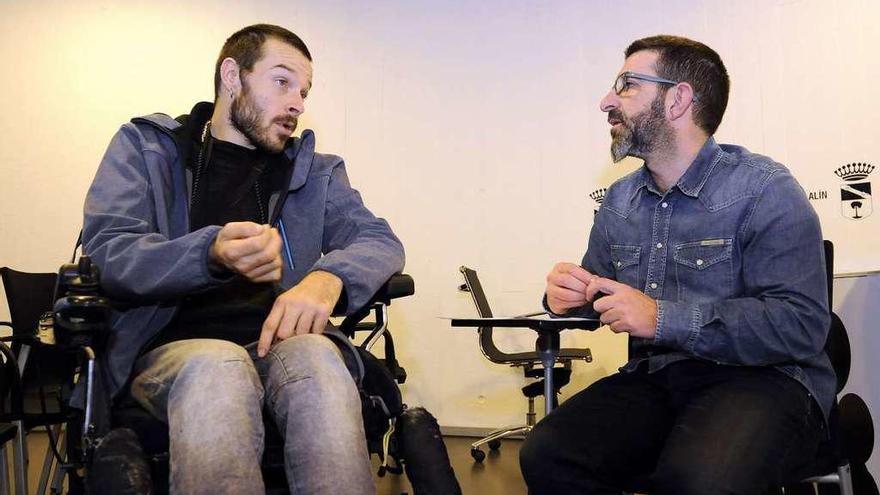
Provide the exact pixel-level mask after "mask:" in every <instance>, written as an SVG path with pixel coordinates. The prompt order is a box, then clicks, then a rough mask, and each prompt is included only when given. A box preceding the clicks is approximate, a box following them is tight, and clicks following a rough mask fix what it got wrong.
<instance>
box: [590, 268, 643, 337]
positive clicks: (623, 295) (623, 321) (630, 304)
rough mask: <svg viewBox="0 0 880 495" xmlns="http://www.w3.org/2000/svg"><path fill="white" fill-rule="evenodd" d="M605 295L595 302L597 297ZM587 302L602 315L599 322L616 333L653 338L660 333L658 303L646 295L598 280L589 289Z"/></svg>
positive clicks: (602, 279) (610, 282)
mask: <svg viewBox="0 0 880 495" xmlns="http://www.w3.org/2000/svg"><path fill="white" fill-rule="evenodd" d="M600 292H601V293H602V294H605V296H603V297H600V298H599V299H596V296H597V294H599V293H600ZM586 297H587V300H589V301H593V309H595V310H596V311H598V312H599V313H600V317H599V320H600V321H601V322H602V323H604V324H606V325H608V326H609V327H611V331H613V332H614V333H620V332H626V333H628V334H630V335H633V336H635V337H643V338H647V339H652V338H654V334H655V333H656V332H657V301H655V300H654V299H651V298H650V297H648V296H647V295H645V293H644V292H642V291H640V290H637V289H634V288H632V287H630V286H628V285H626V284H622V283H620V282H616V281H614V280H611V279H607V278H603V277H596V278H595V279H593V281H592V282H590V284H589V285H588V286H587V290H586Z"/></svg>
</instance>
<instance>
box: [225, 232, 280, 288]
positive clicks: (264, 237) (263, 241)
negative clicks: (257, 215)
mask: <svg viewBox="0 0 880 495" xmlns="http://www.w3.org/2000/svg"><path fill="white" fill-rule="evenodd" d="M210 256H211V258H212V259H213V260H214V261H216V262H217V263H219V264H221V265H223V266H225V267H226V268H228V269H230V270H232V271H234V272H236V273H239V274H241V275H243V276H245V277H246V278H247V279H248V280H250V281H252V282H277V281H279V280H281V236H280V235H279V234H278V230H276V229H274V228H272V227H271V226H269V225H260V224H258V223H254V222H230V223H227V224H226V225H224V226H223V228H221V229H220V232H218V233H217V237H216V238H214V244H212V245H211V251H210Z"/></svg>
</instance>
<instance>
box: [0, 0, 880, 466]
mask: <svg viewBox="0 0 880 495" xmlns="http://www.w3.org/2000/svg"><path fill="white" fill-rule="evenodd" d="M878 14H880V3H878V2H877V1H875V0H864V1H832V2H828V1H824V0H803V1H798V0H778V1H762V0H747V1H740V2H727V1H723V0H702V1H687V0H672V1H665V2H662V3H659V2H647V1H644V2H641V1H633V0H620V1H614V2H606V1H574V0H571V1H552V2H523V1H520V2H514V1H501V0H487V1H481V2H477V1H464V0H457V1H455V0H452V1H449V0H447V1H439V0H436V1H427V0H422V1H396V2H395V1H391V0H376V1H371V2H357V1H348V0H330V1H320V2H290V1H283V0H273V1H255V2H250V6H248V7H242V6H241V4H240V3H239V2H234V1H231V0H218V1H213V2H207V1H199V2H196V1H191V2H180V3H178V2H143V1H142V2H119V3H113V2H108V1H99V0H83V1H79V2H33V3H25V2H20V3H19V2H9V1H7V2H3V1H0V60H3V62H4V64H3V69H2V71H3V77H2V78H0V108H2V109H3V112H2V115H0V178H2V184H3V186H4V187H3V193H2V194H0V239H2V241H0V263H2V264H3V265H9V266H13V267H17V268H20V269H26V270H44V271H53V270H55V269H56V268H57V267H58V265H60V264H61V263H62V262H63V261H64V260H65V259H66V258H68V257H69V256H70V251H71V248H72V244H73V240H74V239H75V237H76V233H77V231H78V228H79V223H80V221H81V205H82V200H83V197H84V195H85V191H86V188H87V187H88V184H89V182H90V181H91V178H92V175H93V173H94V170H95V167H96V166H97V163H98V160H99V159H100V157H101V155H102V153H103V150H104V148H105V147H106V144H107V142H108V141H109V139H110V136H111V135H112V133H113V132H114V131H115V130H116V129H117V128H118V126H119V125H120V124H121V123H122V122H125V121H126V120H128V119H129V118H131V117H132V116H134V115H138V114H143V113H149V112H155V111H162V112H165V113H168V114H171V115H178V114H181V113H184V112H186V111H188V109H189V108H190V106H191V104H192V103H194V102H195V101H197V100H204V99H210V98H211V96H212V75H213V74H212V71H213V63H214V57H216V54H217V52H218V51H219V48H220V45H221V44H222V42H223V40H224V39H225V37H226V36H228V35H229V34H231V33H232V32H233V31H234V30H236V29H238V28H240V27H242V26H244V25H247V24H251V23H254V22H272V23H277V24H281V25H285V26H287V27H289V28H291V29H292V30H294V31H296V32H297V33H298V34H300V35H301V36H302V37H303V38H304V39H305V40H306V42H307V43H308V44H309V47H310V49H311V51H312V53H313V55H314V57H315V71H316V73H315V86H314V90H313V92H312V93H311V95H310V97H309V101H308V102H307V114H306V116H305V118H304V119H303V120H304V127H311V128H313V129H315V130H316V132H317V136H318V146H319V149H320V150H322V151H326V152H332V153H336V154H340V155H342V156H344V157H345V158H346V159H347V162H348V167H349V168H348V170H349V173H350V175H351V177H352V181H353V182H354V183H355V184H356V185H357V186H358V187H359V188H360V189H361V191H362V193H363V194H364V197H365V199H366V201H367V203H368V204H369V205H370V206H371V207H372V208H373V209H374V210H375V211H376V212H377V213H379V214H380V215H383V216H385V217H386V218H387V219H388V220H389V221H390V222H391V224H392V225H393V226H394V228H395V230H396V231H397V232H398V233H399V235H400V237H401V238H402V239H403V241H404V243H405V245H406V246H407V254H408V264H407V271H408V272H409V273H411V274H412V275H413V276H414V277H415V279H416V283H417V296H416V297H414V298H410V299H407V300H402V301H400V302H398V303H395V304H394V306H393V307H392V329H394V330H395V336H396V337H397V343H398V347H399V353H400V354H401V356H402V360H403V362H404V364H405V366H406V367H407V369H408V371H409V374H410V379H409V381H408V382H407V385H406V386H405V388H404V389H405V395H406V400H407V402H409V403H410V404H413V405H424V406H426V407H428V408H429V409H430V410H431V411H433V412H434V413H435V414H436V415H437V416H438V417H439V419H440V422H441V424H443V425H454V426H472V427H490V426H496V425H500V424H506V423H515V422H519V421H522V419H523V417H522V416H523V413H524V400H523V399H522V398H521V396H519V393H518V391H517V390H518V388H519V387H520V386H521V385H522V382H523V379H522V377H521V374H520V373H519V372H518V371H516V370H512V369H509V368H505V367H499V366H494V365H491V364H489V363H487V362H486V361H485V360H484V359H483V358H482V356H481V355H480V353H479V351H478V350H477V346H476V336H475V335H474V334H473V333H472V332H471V331H469V330H466V329H451V328H450V327H449V326H448V322H446V321H444V320H441V319H438V318H437V317H438V316H451V315H471V314H473V310H472V308H471V305H470V302H469V300H468V297H467V295H465V294H460V293H457V292H456V286H457V285H458V284H459V283H460V279H459V275H458V271H457V268H458V266H459V265H462V264H467V265H469V266H471V267H473V268H476V269H477V270H478V271H479V272H480V274H481V276H482V278H483V282H484V285H485V286H486V289H487V291H488V293H489V296H490V297H491V298H492V302H493V303H494V305H495V306H496V308H495V309H496V312H497V313H499V314H500V313H519V312H523V311H527V310H529V309H533V308H536V307H538V300H539V298H540V295H541V292H542V288H543V277H544V275H545V273H546V271H547V270H548V269H549V267H550V266H551V265H552V264H553V263H554V262H555V261H558V260H572V261H577V260H579V259H580V256H581V255H582V251H583V249H584V247H585V244H586V234H587V232H588V229H589V226H590V223H591V221H592V215H593V208H594V207H595V206H596V204H595V202H594V201H593V200H591V199H590V198H589V196H588V193H589V192H591V191H592V190H594V189H597V188H599V187H605V186H607V185H608V184H610V183H611V182H612V181H613V180H614V178H616V177H618V176H620V175H621V174H623V173H624V172H626V171H628V170H631V169H632V168H633V167H635V166H637V165H638V164H637V163H635V162H627V163H625V164H624V165H618V166H612V165H611V162H610V159H609V157H608V152H607V149H608V142H609V134H608V127H607V124H606V122H605V116H604V114H602V113H601V112H599V110H598V101H599V99H600V98H601V96H602V95H604V94H605V92H606V91H607V89H608V87H609V86H610V84H611V82H612V79H613V76H614V75H615V74H616V72H617V70H618V68H619V67H620V65H621V63H622V61H623V55H622V52H623V49H624V48H625V47H626V45H627V44H628V42H630V41H631V40H633V39H636V38H638V37H642V36H646V35H651V34H657V33H661V32H662V33H674V34H681V35H685V36H690V37H694V38H696V39H700V40H702V41H704V42H706V43H708V44H709V45H710V46H713V47H714V48H715V49H716V50H717V51H718V52H719V53H720V54H721V55H722V57H723V58H724V59H725V62H726V64H727V66H728V70H729V72H730V74H731V77H732V81H733V89H732V94H731V101H730V106H729V110H728V113H727V116H726V118H725V122H724V124H723V125H722V127H721V129H720V132H719V134H718V138H719V140H720V141H723V142H735V143H738V144H743V145H745V146H747V147H749V148H751V149H752V150H753V151H759V152H762V153H766V154H768V155H771V156H774V157H775V158H777V159H779V160H780V161H783V162H784V163H786V164H788V165H790V166H792V169H793V170H795V172H796V174H798V176H799V177H801V178H802V180H804V181H805V182H810V180H812V179H809V180H807V179H804V177H805V176H806V174H808V171H809V170H811V169H818V168H819V167H823V168H822V170H825V169H828V170H829V173H830V170H833V168H834V167H837V166H839V162H847V161H869V162H870V161H873V163H875V164H877V163H878V162H880V160H878V157H877V153H876V139H875V137H874V136H875V133H874V131H873V129H874V128H875V126H874V125H873V121H874V120H875V119H876V118H877V115H878V103H877V102H878V99H877V98H876V96H875V95H874V93H875V91H874V90H873V88H874V86H875V85H876V84H875V83H876V80H877V79H878V77H877V76H880V74H878V71H880V67H878V63H877V56H876V48H875V47H877V46H880V43H878V41H880V35H878V30H877V29H876V28H875V27H874V25H873V24H874V23H875V21H876V20H877V19H878V18H880V16H878ZM866 129H867V130H866ZM829 149H831V150H833V151H828V150H829ZM839 149H843V150H846V151H852V152H853V155H852V156H850V155H848V154H845V153H841V152H839V151H836V150H839ZM875 175H877V173H875ZM816 180H817V181H818V180H819V179H816ZM875 182H876V181H875ZM818 187H825V188H831V189H833V188H835V187H837V182H834V181H832V182H831V185H830V186H825V185H823V184H819V183H818V182H817V184H812V183H805V188H806V189H807V190H813V189H815V188H818ZM878 187H880V186H878ZM832 199H833V198H832ZM829 205H830V206H829ZM823 208H825V209H828V208H831V209H833V208H836V204H833V201H832V200H828V202H826V203H817V209H823ZM878 209H880V205H878ZM829 211H831V210H829ZM876 215H877V216H880V212H878V213H877V214H876ZM872 222H873V220H872ZM865 225H867V224H865ZM872 225H873V224H872ZM863 232H865V233H866V235H864V236H862V238H861V239H855V238H852V237H850V238H847V239H843V242H853V243H855V242H856V241H857V240H858V241H859V242H863V241H865V240H866V239H871V242H876V238H878V236H877V231H876V230H870V229H865V230H863ZM840 244H841V240H838V245H840ZM852 259H855V258H852ZM867 280H876V279H867ZM877 294H878V288H877V285H876V283H873V284H872V283H866V284H855V285H854V286H853V287H852V288H851V289H849V292H847V296H846V299H845V301H844V302H843V303H842V304H843V305H844V306H845V312H846V313H847V316H848V319H850V320H852V321H851V322H849V321H848V323H849V324H850V326H851V327H860V326H861V327H862V328H861V329H860V332H861V333H860V334H859V335H861V336H863V337H860V338H864V341H861V342H857V343H856V347H857V348H864V349H866V352H867V353H871V352H874V353H876V352H877V351H878V350H880V343H878V341H877V339H876V338H874V337H875V336H874V335H873V334H872V333H871V332H872V331H873V330H874V329H873V328H871V327H870V326H869V325H868V324H869V322H870V321H876V317H875V316H876V309H872V307H871V305H870V303H869V301H870V300H876V299H877ZM874 306H876V305H874ZM6 311H7V310H6V308H5V307H2V308H0V318H3V317H4V316H5V315H6V314H7V313H6ZM872 311H874V312H873V313H872ZM849 315H852V316H849ZM871 315H873V316H871ZM846 319H847V318H845V320H846ZM862 325H864V326H862ZM851 331H852V328H851ZM514 334H516V335H514ZM565 339H566V341H565V342H564V343H572V342H577V343H580V344H585V345H589V346H590V347H591V348H592V350H593V353H594V356H595V357H596V360H595V362H593V363H592V364H589V365H586V364H582V365H579V366H578V367H577V368H576V377H575V379H574V383H573V384H572V385H570V386H569V387H568V392H569V393H571V392H572V391H576V390H578V389H580V388H581V387H583V386H584V385H586V384H588V383H590V382H592V381H593V380H595V379H596V378H598V377H600V376H604V375H606V374H608V373H610V372H612V371H613V370H615V369H616V367H617V366H618V365H619V364H620V363H621V362H622V360H623V358H624V354H625V351H624V341H623V340H622V339H621V338H620V337H617V336H612V335H610V334H609V333H606V332H597V333H595V334H591V335H575V334H572V335H567V336H566V337H565ZM503 340H504V341H505V346H506V347H507V348H509V349H515V348H531V346H532V342H533V339H532V336H531V335H530V334H529V333H528V332H519V333H517V332H511V335H509V336H505V337H503ZM862 345H863V347H859V346H862ZM858 359H859V358H856V360H857V362H858ZM869 363H870V360H869V359H868V356H867V355H866V356H864V362H863V364H861V366H864V368H863V370H864V371H863V372H860V373H862V377H863V379H862V381H861V382H860V383H861V384H862V385H859V386H862V387H868V388H870V387H871V385H870V381H869V380H867V379H866V378H867V377H868V376H869V375H870V374H872V373H876V370H877V368H876V367H875V368H871V365H870V364H869ZM855 382H856V380H854V383H853V385H852V386H855ZM871 390H872V391H873V389H871ZM872 393H873V392H872ZM863 396H864V395H863ZM874 397H876V395H874ZM877 408H880V405H878V406H877ZM877 408H875V409H877ZM875 416H880V411H878V410H875ZM875 457H877V456H875ZM875 462H877V460H876V459H875ZM876 472H878V471H877V470H875V473H876Z"/></svg>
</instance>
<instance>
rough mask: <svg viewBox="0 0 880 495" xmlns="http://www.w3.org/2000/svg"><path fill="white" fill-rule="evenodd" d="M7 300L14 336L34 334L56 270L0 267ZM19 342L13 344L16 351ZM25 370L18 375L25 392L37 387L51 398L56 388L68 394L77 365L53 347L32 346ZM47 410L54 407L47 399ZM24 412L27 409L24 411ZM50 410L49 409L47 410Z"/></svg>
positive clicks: (47, 303)
mask: <svg viewBox="0 0 880 495" xmlns="http://www.w3.org/2000/svg"><path fill="white" fill-rule="evenodd" d="M0 276H2V279H3V289H4V291H5V292H6V301H7V302H8V303H9V316H10V319H11V320H12V331H13V335H16V336H22V337H24V336H29V335H35V333H36V329H37V325H38V323H39V321H40V317H41V316H42V315H43V313H46V312H49V311H52V307H53V306H54V298H55V285H56V281H57V279H58V275H57V274H56V273H29V272H20V271H18V270H13V269H11V268H8V267H3V268H0ZM21 343H27V341H24V342H21V341H20V342H15V343H14V344H13V346H12V348H13V350H14V351H15V353H16V354H17V353H18V348H19V346H20V344H21ZM22 359H23V358H22V356H19V360H20V361H19V363H24V366H25V367H24V373H23V374H22V376H21V389H22V391H23V392H24V393H30V392H31V391H34V390H38V391H40V393H48V394H49V396H50V397H51V396H52V394H54V393H55V392H56V391H58V390H59V387H62V391H61V392H60V393H62V394H67V393H68V391H69V390H68V389H69V387H70V385H72V383H73V370H74V368H75V367H76V356H75V355H73V354H71V353H67V352H64V351H62V350H61V349H58V348H56V347H54V346H39V345H38V346H33V347H32V348H31V349H30V352H29V354H28V356H27V360H26V361H23V360H22ZM49 402H50V403H49V409H51V410H55V409H57V407H58V406H57V405H56V404H55V403H54V401H53V400H50V401H49ZM25 412H27V411H25ZM50 412H51V411H50Z"/></svg>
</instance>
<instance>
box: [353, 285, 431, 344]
mask: <svg viewBox="0 0 880 495" xmlns="http://www.w3.org/2000/svg"><path fill="white" fill-rule="evenodd" d="M415 292H416V285H415V282H414V281H413V278H412V277H411V276H409V275H407V274H405V273H395V274H394V275H392V276H391V278H389V279H388V281H387V282H385V284H384V285H382V287H380V288H379V290H377V291H376V293H375V294H373V297H372V298H370V301H369V302H368V303H367V304H365V305H364V306H363V307H362V308H360V309H359V310H357V311H355V312H354V313H352V314H350V315H348V316H346V317H345V319H344V320H343V321H342V323H341V324H340V325H339V330H340V331H342V333H344V334H346V335H348V336H349V337H353V336H354V332H355V330H373V329H375V328H376V325H369V326H367V327H365V328H362V329H361V328H358V323H360V321H361V320H363V319H364V318H366V317H367V316H369V315H370V312H371V311H372V310H373V308H374V307H375V306H376V305H377V304H380V305H385V306H388V305H390V304H391V300H392V299H398V298H401V297H407V296H411V295H413V294H415ZM377 311H378V310H377ZM379 316H380V315H378V314H377V316H376V317H377V318H379Z"/></svg>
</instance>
